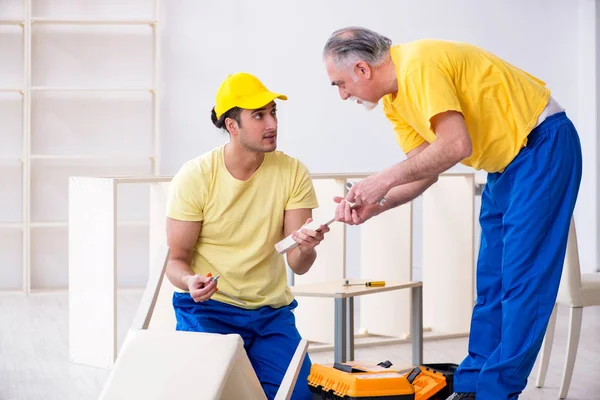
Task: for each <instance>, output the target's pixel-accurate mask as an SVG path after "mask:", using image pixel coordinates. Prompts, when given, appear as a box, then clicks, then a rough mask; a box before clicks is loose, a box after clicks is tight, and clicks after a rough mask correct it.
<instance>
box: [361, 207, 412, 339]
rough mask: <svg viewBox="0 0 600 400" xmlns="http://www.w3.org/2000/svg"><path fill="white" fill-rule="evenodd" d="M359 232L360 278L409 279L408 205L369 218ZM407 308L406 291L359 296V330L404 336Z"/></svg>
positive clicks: (407, 331)
mask: <svg viewBox="0 0 600 400" xmlns="http://www.w3.org/2000/svg"><path fill="white" fill-rule="evenodd" d="M360 229H361V231H360V238H361V263H360V265H361V278H363V279H369V280H387V281H399V282H402V281H405V282H408V281H410V280H412V257H411V254H412V236H411V235H412V207H411V203H408V204H404V205H402V206H400V207H398V208H395V209H393V210H390V211H387V212H385V213H384V214H381V215H378V216H376V217H374V218H372V219H370V220H369V221H367V222H365V223H364V224H363V225H361V226H360ZM410 305H411V303H410V291H409V290H398V291H393V292H389V293H377V294H372V295H369V296H363V297H361V299H360V327H361V329H366V330H367V331H368V332H369V333H372V334H377V335H384V336H395V337H399V336H404V335H407V334H409V333H410V315H411V314H410Z"/></svg>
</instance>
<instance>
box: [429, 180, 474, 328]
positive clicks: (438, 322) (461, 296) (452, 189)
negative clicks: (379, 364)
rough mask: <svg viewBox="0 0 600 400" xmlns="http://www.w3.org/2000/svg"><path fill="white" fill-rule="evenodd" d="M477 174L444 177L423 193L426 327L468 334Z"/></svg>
mask: <svg viewBox="0 0 600 400" xmlns="http://www.w3.org/2000/svg"><path fill="white" fill-rule="evenodd" d="M473 203H474V182H473V175H441V176H440V178H439V180H438V182H437V183H435V184H434V185H433V186H432V187H431V188H429V190H427V191H426V192H425V193H424V194H423V323H424V326H431V327H432V329H433V331H436V332H441V333H447V334H452V333H468V332H469V329H470V323H471V312H472V310H473V305H474V295H473V290H474V264H473V258H474V257H473V251H474V250H473V247H474V240H473V215H474V208H473Z"/></svg>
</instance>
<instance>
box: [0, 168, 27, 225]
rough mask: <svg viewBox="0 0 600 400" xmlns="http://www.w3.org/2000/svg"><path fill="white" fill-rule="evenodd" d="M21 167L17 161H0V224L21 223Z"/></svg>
mask: <svg viewBox="0 0 600 400" xmlns="http://www.w3.org/2000/svg"><path fill="white" fill-rule="evenodd" d="M22 181H23V175H22V165H21V162H20V161H18V160H0V188H3V191H2V195H0V223H3V222H22V220H23V214H22V210H23V202H22V201H21V199H22V198H23V191H22V186H23V185H22Z"/></svg>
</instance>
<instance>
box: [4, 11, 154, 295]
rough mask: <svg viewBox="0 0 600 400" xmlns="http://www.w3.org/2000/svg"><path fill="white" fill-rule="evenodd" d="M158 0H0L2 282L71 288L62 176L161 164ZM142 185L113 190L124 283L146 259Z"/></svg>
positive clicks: (26, 287)
mask: <svg viewBox="0 0 600 400" xmlns="http://www.w3.org/2000/svg"><path fill="white" fill-rule="evenodd" d="M159 1H160V0H123V1H121V2H112V3H105V2H98V1H88V0H63V1H61V2H60V3H58V2H55V1H52V0H5V1H2V2H0V59H1V60H3V62H2V63H0V120H1V121H2V127H1V128H0V188H3V189H4V192H5V193H4V194H3V195H1V196H0V254H3V263H2V264H1V266H0V293H1V292H11V293H14V292H15V291H18V292H21V293H25V294H29V293H31V292H32V291H44V290H54V289H66V288H67V287H68V247H67V244H68V185H69V181H68V178H69V177H70V176H78V175H85V176H90V175H92V176H93V175H144V176H147V175H157V174H158V171H159V159H158V152H159V147H158V146H159V141H160V137H159V131H158V128H159V120H158V118H159V112H158V110H159V93H158V87H159V85H158V83H159V78H158V77H159V66H160V46H159V31H158V21H159V8H160V4H159ZM144 189H146V190H144ZM146 192H147V188H139V187H126V188H123V193H122V194H120V199H123V201H122V202H123V204H121V205H120V207H122V208H121V209H122V210H123V212H122V213H121V215H120V216H119V229H118V235H119V241H120V242H121V243H122V244H124V246H123V247H122V248H124V249H125V250H124V251H123V252H122V254H119V257H118V258H119V262H121V263H123V264H129V265H131V267H130V268H129V272H127V271H128V269H127V268H122V269H123V270H124V271H125V272H124V273H123V274H122V275H121V276H119V277H118V279H119V282H120V283H122V284H123V285H125V286H129V285H134V286H136V285H140V284H141V283H142V282H137V281H136V279H138V280H139V279H140V276H141V277H142V279H143V277H144V272H145V271H146V270H147V262H146V259H147V254H148V249H147V235H148V215H147V214H148V193H146ZM90 257H94V255H92V254H90ZM140 272H142V273H140Z"/></svg>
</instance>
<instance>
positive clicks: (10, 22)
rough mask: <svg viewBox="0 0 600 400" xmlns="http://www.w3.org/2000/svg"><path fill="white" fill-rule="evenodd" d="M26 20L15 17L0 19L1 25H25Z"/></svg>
mask: <svg viewBox="0 0 600 400" xmlns="http://www.w3.org/2000/svg"><path fill="white" fill-rule="evenodd" d="M23 24H25V21H22V20H18V19H14V20H10V19H8V20H0V25H23Z"/></svg>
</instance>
